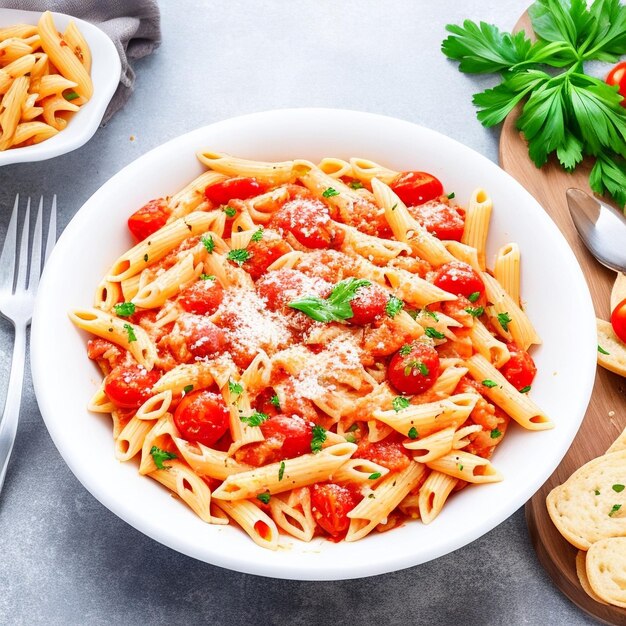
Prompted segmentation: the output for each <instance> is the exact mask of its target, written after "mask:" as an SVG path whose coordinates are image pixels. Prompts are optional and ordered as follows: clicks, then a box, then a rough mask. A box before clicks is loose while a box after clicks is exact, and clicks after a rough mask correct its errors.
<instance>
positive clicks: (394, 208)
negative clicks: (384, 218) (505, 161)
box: [391, 202, 398, 211]
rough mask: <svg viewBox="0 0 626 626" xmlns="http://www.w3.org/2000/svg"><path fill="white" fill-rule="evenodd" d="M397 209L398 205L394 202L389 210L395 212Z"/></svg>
mask: <svg viewBox="0 0 626 626" xmlns="http://www.w3.org/2000/svg"><path fill="white" fill-rule="evenodd" d="M397 208H398V203H397V202H396V203H395V204H394V205H393V206H392V207H391V210H392V211H395V210H396V209H397Z"/></svg>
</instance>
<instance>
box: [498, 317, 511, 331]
mask: <svg viewBox="0 0 626 626" xmlns="http://www.w3.org/2000/svg"><path fill="white" fill-rule="evenodd" d="M498 321H499V322H500V326H502V328H503V330H504V332H505V333H508V332H509V324H510V323H511V322H512V321H513V320H512V319H511V318H510V317H509V314H508V313H498Z"/></svg>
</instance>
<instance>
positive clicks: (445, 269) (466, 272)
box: [433, 261, 485, 298]
mask: <svg viewBox="0 0 626 626" xmlns="http://www.w3.org/2000/svg"><path fill="white" fill-rule="evenodd" d="M433 283H434V284H435V286H436V287H439V288H440V289H443V290H444V291H448V292H450V293H453V294H454V295H455V296H459V295H460V296H465V297H466V298H469V297H470V296H471V295H472V294H473V293H476V292H478V294H479V296H481V295H482V294H483V292H484V291H485V285H484V283H483V281H482V278H481V277H480V276H479V275H478V274H477V273H476V272H475V271H474V269H473V268H472V267H471V265H468V264H467V263H463V262H462V261H450V263H445V264H444V265H442V266H441V267H440V268H439V269H438V270H437V274H436V275H435V280H434V281H433Z"/></svg>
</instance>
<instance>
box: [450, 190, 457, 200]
mask: <svg viewBox="0 0 626 626" xmlns="http://www.w3.org/2000/svg"><path fill="white" fill-rule="evenodd" d="M455 197H456V194H455V193H454V191H453V192H451V193H449V194H448V200H453V199H454V198H455Z"/></svg>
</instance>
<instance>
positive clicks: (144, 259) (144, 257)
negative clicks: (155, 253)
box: [143, 252, 148, 263]
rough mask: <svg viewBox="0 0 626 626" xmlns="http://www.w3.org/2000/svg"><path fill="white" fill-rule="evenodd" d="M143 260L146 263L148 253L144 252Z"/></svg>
mask: <svg viewBox="0 0 626 626" xmlns="http://www.w3.org/2000/svg"><path fill="white" fill-rule="evenodd" d="M143 262H144V263H147V262H148V253H147V252H146V254H144V255H143Z"/></svg>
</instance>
